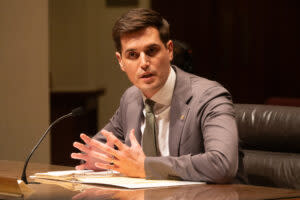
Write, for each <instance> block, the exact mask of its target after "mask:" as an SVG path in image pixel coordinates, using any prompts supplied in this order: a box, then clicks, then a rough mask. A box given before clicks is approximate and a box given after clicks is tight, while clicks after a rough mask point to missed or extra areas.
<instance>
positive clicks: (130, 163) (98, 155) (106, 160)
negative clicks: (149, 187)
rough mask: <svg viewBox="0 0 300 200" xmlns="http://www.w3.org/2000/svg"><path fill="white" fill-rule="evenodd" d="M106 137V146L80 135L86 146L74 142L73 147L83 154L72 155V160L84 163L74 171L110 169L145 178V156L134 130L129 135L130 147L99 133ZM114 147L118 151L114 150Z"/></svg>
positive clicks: (102, 132)
mask: <svg viewBox="0 0 300 200" xmlns="http://www.w3.org/2000/svg"><path fill="white" fill-rule="evenodd" d="M101 134H102V135H103V136H105V137H106V140H107V142H106V144H104V143H102V142H99V141H97V140H95V139H92V138H90V137H88V136H87V135H85V134H81V135H80V137H81V139H83V141H84V142H85V143H86V145H84V144H81V143H79V142H74V144H73V146H74V147H76V148H77V149H79V150H80V151H82V152H83V153H72V154H71V157H72V158H74V159H82V160H84V161H86V163H84V164H81V165H78V166H76V169H93V170H101V169H102V170H103V169H106V170H108V169H112V170H115V171H118V172H120V173H122V174H124V175H126V176H129V177H140V178H144V177H145V170H144V161H145V158H146V156H145V154H144V152H143V150H142V148H141V146H140V144H139V143H138V141H137V140H136V138H135V136H134V129H132V130H131V131H130V133H129V139H130V142H131V146H130V147H129V146H127V145H126V144H123V143H122V142H121V141H120V140H118V138H116V137H115V136H114V135H113V133H111V132H108V131H106V130H103V131H101ZM114 145H116V146H117V147H118V150H116V149H114V148H113V146H114Z"/></svg>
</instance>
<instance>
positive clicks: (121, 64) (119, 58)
mask: <svg viewBox="0 0 300 200" xmlns="http://www.w3.org/2000/svg"><path fill="white" fill-rule="evenodd" d="M116 57H117V59H118V62H119V65H120V68H121V70H122V71H125V70H124V65H123V61H122V56H121V53H120V52H118V51H116Z"/></svg>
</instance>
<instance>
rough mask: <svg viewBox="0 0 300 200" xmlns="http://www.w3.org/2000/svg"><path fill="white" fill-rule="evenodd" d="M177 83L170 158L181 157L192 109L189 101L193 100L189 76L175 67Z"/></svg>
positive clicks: (171, 116)
mask: <svg viewBox="0 0 300 200" xmlns="http://www.w3.org/2000/svg"><path fill="white" fill-rule="evenodd" d="M174 70H175V72H176V83H175V88H174V92H173V97H172V101H171V110H170V127H169V150H170V156H179V146H180V139H181V136H182V133H183V132H182V131H183V127H184V124H185V122H186V118H187V115H188V112H189V110H190V107H189V106H188V104H187V103H188V101H189V100H190V99H191V98H192V89H191V83H190V79H189V76H188V75H187V74H185V73H184V72H183V71H181V70H180V69H178V68H176V67H174Z"/></svg>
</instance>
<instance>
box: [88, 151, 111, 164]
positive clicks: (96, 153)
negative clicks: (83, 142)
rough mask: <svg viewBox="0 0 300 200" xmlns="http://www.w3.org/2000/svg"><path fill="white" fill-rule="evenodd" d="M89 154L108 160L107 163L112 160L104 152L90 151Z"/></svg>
mask: <svg viewBox="0 0 300 200" xmlns="http://www.w3.org/2000/svg"><path fill="white" fill-rule="evenodd" d="M89 156H91V157H94V158H97V159H100V160H103V161H105V162H108V163H109V162H110V161H111V160H112V156H107V155H105V154H102V153H99V152H96V151H91V152H90V154H89Z"/></svg>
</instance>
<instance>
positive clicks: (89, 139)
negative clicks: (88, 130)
mask: <svg viewBox="0 0 300 200" xmlns="http://www.w3.org/2000/svg"><path fill="white" fill-rule="evenodd" d="M80 138H81V139H82V140H83V141H84V142H85V143H86V144H89V143H90V141H91V140H92V138H90V137H89V136H87V135H86V134H84V133H81V134H80Z"/></svg>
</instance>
